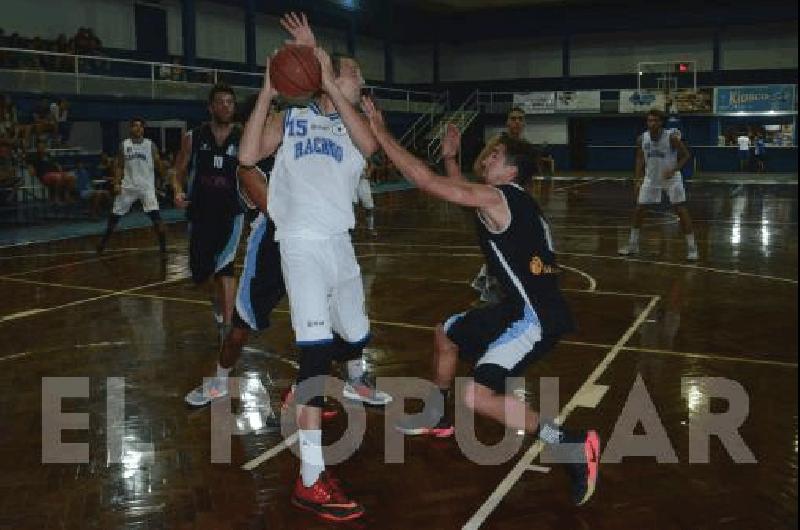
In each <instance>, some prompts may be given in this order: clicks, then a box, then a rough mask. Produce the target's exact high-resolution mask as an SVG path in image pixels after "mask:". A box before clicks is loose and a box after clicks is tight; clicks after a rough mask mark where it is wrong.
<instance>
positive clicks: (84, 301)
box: [0, 276, 186, 323]
mask: <svg viewBox="0 0 800 530" xmlns="http://www.w3.org/2000/svg"><path fill="white" fill-rule="evenodd" d="M2 279H10V280H11V281H15V280H19V279H20V278H7V277H2V276H0V280H2ZM185 279H186V278H185V277H182V278H170V279H168V280H161V281H158V282H153V283H148V284H145V285H139V286H136V287H131V288H128V289H123V290H119V291H110V292H107V293H104V294H101V295H99V296H93V297H90V298H82V299H80V300H73V301H72V302H67V303H65V304H61V305H56V306H50V307H42V308H31V309H27V310H24V311H20V312H17V313H12V314H10V315H5V316H3V317H0V323H5V322H11V321H13V320H19V319H22V318H25V317H29V316H34V315H41V314H42V313H50V312H51V311H57V310H59V309H65V308H67V307H74V306H77V305H82V304H87V303H89V302H95V301H97V300H105V299H107V298H113V297H115V296H123V295H126V294H128V293H135V292H136V291H139V290H142V289H148V288H150V287H158V286H161V285H166V284H169V283H173V282H176V281H181V280H185Z"/></svg>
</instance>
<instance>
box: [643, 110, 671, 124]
mask: <svg viewBox="0 0 800 530" xmlns="http://www.w3.org/2000/svg"><path fill="white" fill-rule="evenodd" d="M650 116H655V117H656V118H658V119H659V120H661V123H664V122H665V121H666V120H667V115H666V114H665V113H664V111H663V110H661V109H650V110H649V111H647V116H646V117H648V118H649V117H650Z"/></svg>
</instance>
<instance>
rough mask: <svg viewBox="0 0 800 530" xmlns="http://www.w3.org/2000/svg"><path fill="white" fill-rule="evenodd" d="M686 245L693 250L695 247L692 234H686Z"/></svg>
mask: <svg viewBox="0 0 800 530" xmlns="http://www.w3.org/2000/svg"><path fill="white" fill-rule="evenodd" d="M686 245H687V246H688V247H689V248H694V247H695V246H696V245H697V243H695V241H694V234H686Z"/></svg>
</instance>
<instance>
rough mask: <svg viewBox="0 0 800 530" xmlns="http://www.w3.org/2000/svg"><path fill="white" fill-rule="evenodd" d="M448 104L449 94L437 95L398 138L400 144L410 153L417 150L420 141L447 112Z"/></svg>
mask: <svg viewBox="0 0 800 530" xmlns="http://www.w3.org/2000/svg"><path fill="white" fill-rule="evenodd" d="M449 104H450V94H449V93H447V92H445V93H443V94H439V95H438V97H437V98H436V100H435V101H434V102H433V104H432V105H431V106H430V108H429V109H428V111H427V112H425V113H423V114H421V115H420V116H419V117H418V118H417V119H416V120H414V121H413V122H412V123H411V125H409V127H408V129H406V131H405V132H404V133H403V135H402V136H401V137H400V144H401V145H403V147H405V148H406V149H408V150H409V151H412V152H416V151H417V149H419V147H420V145H419V143H420V140H424V139H425V136H426V135H427V134H428V132H430V130H431V129H432V128H433V126H434V125H435V124H436V123H437V120H439V119H440V118H441V116H442V115H443V114H444V113H445V112H446V111H447V109H448V107H449Z"/></svg>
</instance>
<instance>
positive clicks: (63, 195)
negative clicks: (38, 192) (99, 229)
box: [28, 142, 75, 204]
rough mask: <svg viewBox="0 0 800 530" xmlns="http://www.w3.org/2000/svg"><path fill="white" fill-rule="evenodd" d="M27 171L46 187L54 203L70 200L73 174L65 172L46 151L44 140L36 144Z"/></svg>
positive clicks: (73, 179)
mask: <svg viewBox="0 0 800 530" xmlns="http://www.w3.org/2000/svg"><path fill="white" fill-rule="evenodd" d="M28 171H29V172H31V174H32V175H36V178H38V179H39V181H40V182H41V183H42V184H43V185H44V186H45V187H46V188H47V190H48V191H49V192H50V196H49V198H50V200H51V201H52V202H55V203H56V204H61V203H62V202H71V201H72V194H73V191H74V190H75V176H74V175H71V174H69V173H67V172H65V171H64V170H63V169H62V168H61V165H60V164H59V163H57V162H56V161H55V160H53V158H52V157H51V156H50V154H49V153H48V152H47V146H46V144H45V143H44V142H38V143H37V144H36V155H34V157H33V160H32V163H31V165H30V166H29V168H28Z"/></svg>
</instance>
